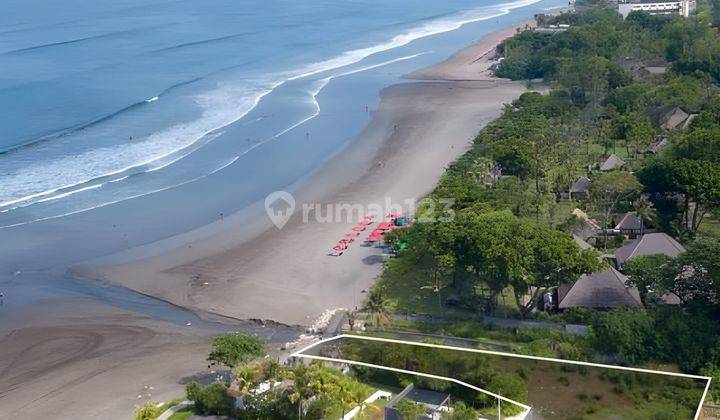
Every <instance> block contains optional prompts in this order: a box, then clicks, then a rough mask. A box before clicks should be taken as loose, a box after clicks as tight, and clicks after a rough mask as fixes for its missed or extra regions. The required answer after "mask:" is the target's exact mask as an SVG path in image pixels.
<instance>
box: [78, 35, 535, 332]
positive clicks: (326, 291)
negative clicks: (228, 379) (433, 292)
mask: <svg viewBox="0 0 720 420" xmlns="http://www.w3.org/2000/svg"><path fill="white" fill-rule="evenodd" d="M523 25H524V24H523ZM521 26H522V25H521ZM514 33H515V29H514V28H509V29H506V30H503V31H500V32H498V33H493V34H491V35H489V36H487V37H485V38H483V39H482V40H481V41H479V42H478V43H476V44H475V45H473V46H471V47H468V48H466V49H463V50H461V51H460V52H458V53H457V54H456V55H455V56H453V57H452V58H450V59H449V60H448V61H446V62H445V63H442V64H439V65H437V66H434V67H431V68H429V69H426V70H423V71H420V72H416V73H415V74H412V75H410V76H408V77H412V78H414V79H422V81H412V82H408V83H404V84H398V85H395V86H392V87H390V88H388V89H385V90H384V91H383V92H382V93H381V103H380V106H379V109H378V110H377V111H376V112H375V113H374V115H373V118H372V120H371V122H370V124H369V125H368V127H367V128H366V129H365V131H364V132H363V134H362V135H361V136H360V138H359V139H357V140H356V141H355V142H353V143H352V144H351V145H350V146H349V147H348V148H347V149H346V150H344V151H343V152H341V153H340V154H339V155H338V156H337V157H336V158H335V159H333V160H332V161H331V162H330V163H329V164H328V165H326V166H325V167H323V168H322V169H321V170H320V171H319V172H317V173H316V174H314V175H313V176H312V177H311V179H309V180H308V181H306V182H304V183H303V185H302V186H301V187H300V188H299V189H298V190H295V191H293V192H294V196H295V198H296V200H297V206H296V208H302V205H303V204H304V203H320V204H322V205H323V207H322V208H323V209H326V207H324V206H325V205H326V204H328V203H331V204H337V203H348V204H351V205H360V206H362V207H363V208H368V206H369V205H371V204H378V205H384V204H385V203H386V201H387V200H390V201H391V202H392V203H396V204H402V203H406V200H408V199H412V200H415V199H418V198H421V197H423V196H424V195H426V194H427V193H428V192H430V191H431V190H432V189H433V187H434V186H435V185H436V183H437V181H438V179H439V177H440V175H441V174H442V172H443V170H444V169H445V168H446V167H447V165H448V164H449V163H451V162H452V161H453V160H454V159H456V158H457V157H458V156H459V155H461V154H462V153H463V152H464V151H465V150H466V149H467V147H468V146H469V145H470V144H471V142H472V139H473V138H474V136H475V134H476V133H477V132H478V130H479V129H480V128H482V126H483V125H484V124H485V123H487V122H488V121H491V120H493V119H495V118H496V117H497V116H498V115H499V114H500V112H501V109H502V106H503V104H505V103H508V102H510V101H512V100H513V99H515V98H517V97H518V96H519V95H520V94H521V93H522V92H524V91H525V90H526V87H525V86H524V84H523V83H517V82H509V81H506V80H499V79H495V78H492V77H491V76H490V75H489V74H488V71H487V70H488V68H489V66H490V65H491V64H492V58H493V54H489V52H491V51H493V50H494V47H495V46H496V45H497V43H498V42H500V41H501V40H502V39H504V38H506V37H509V36H511V35H512V34H514ZM262 207H263V205H262V203H258V204H257V205H256V206H254V209H247V210H246V211H245V212H246V213H245V214H244V215H243V216H242V219H243V220H245V221H247V220H250V219H252V220H257V222H255V223H254V225H253V226H252V228H250V229H249V228H248V225H247V224H242V223H239V222H233V220H232V219H229V220H226V221H222V222H218V224H223V223H224V224H225V226H224V229H222V230H221V229H219V228H217V227H215V230H216V231H218V232H217V233H216V234H215V235H213V236H211V237H210V238H207V239H201V240H197V241H190V242H189V243H187V244H185V245H183V246H182V247H178V248H176V249H174V250H172V251H169V252H164V253H160V254H159V255H154V256H152V257H150V258H145V259H139V260H138V259H134V260H133V258H131V257H128V256H127V255H119V256H115V257H114V258H115V260H116V261H126V260H131V261H129V262H122V263H119V264H111V265H100V266H84V267H76V268H75V269H74V273H75V275H77V276H79V277H82V278H85V279H94V280H100V281H107V282H112V283H116V284H121V285H123V286H125V287H129V288H131V289H134V290H137V291H140V292H142V293H144V294H148V295H151V296H155V297H159V298H161V299H164V300H167V301H169V302H172V303H174V304H176V305H180V306H183V307H186V308H189V309H191V310H193V311H195V312H196V313H198V314H200V315H201V316H206V317H212V315H213V314H217V315H222V316H226V317H232V318H238V319H263V320H273V321H277V322H280V323H285V324H293V325H309V324H310V323H311V322H312V320H314V319H316V318H317V317H318V316H319V315H320V314H321V313H322V312H323V311H324V310H327V309H334V308H353V307H355V306H359V305H361V304H362V299H363V296H364V295H363V292H364V291H366V290H367V288H368V287H369V286H370V285H371V284H372V283H373V281H374V280H375V278H376V277H377V275H379V274H380V272H381V269H382V266H383V258H382V256H381V255H380V254H381V251H380V250H379V249H378V248H371V247H362V246H360V244H359V243H358V242H356V243H353V244H352V245H351V246H350V248H349V250H348V251H347V252H346V253H345V254H344V255H342V256H341V257H330V256H328V252H329V251H330V249H331V247H332V246H333V244H334V243H335V242H336V241H337V240H338V239H340V238H342V237H343V235H344V234H345V233H346V232H347V231H349V230H350V228H351V227H352V226H353V223H350V222H347V221H346V222H335V223H319V222H317V221H316V220H314V219H313V218H312V217H311V218H310V220H309V223H305V222H304V221H303V220H302V217H301V216H302V215H301V214H299V213H302V212H301V211H296V214H295V216H294V217H293V219H292V220H291V221H290V222H289V223H288V224H287V225H286V226H284V227H283V229H282V230H280V231H278V230H277V229H276V228H274V227H272V225H270V222H269V220H268V219H267V218H266V217H265V216H264V215H263V214H262V213H263V210H262ZM323 211H324V210H323ZM252 212H254V215H255V216H257V215H258V214H260V215H261V216H260V217H259V218H257V217H256V218H252V217H251V216H250V214H251V213H252ZM261 231H262V233H260V232H261ZM195 236H200V235H195ZM366 236H367V233H363V235H362V236H361V237H360V239H363V238H364V237H366ZM135 253H136V254H137V251H135Z"/></svg>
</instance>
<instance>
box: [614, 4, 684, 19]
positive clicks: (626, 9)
mask: <svg viewBox="0 0 720 420" xmlns="http://www.w3.org/2000/svg"><path fill="white" fill-rule="evenodd" d="M635 11H639V12H646V13H649V14H651V15H669V14H678V15H681V16H685V17H689V16H690V14H691V13H693V12H694V11H695V0H676V1H657V0H641V1H638V2H632V3H619V4H618V12H620V14H621V15H623V18H626V17H627V16H628V15H629V14H630V12H635Z"/></svg>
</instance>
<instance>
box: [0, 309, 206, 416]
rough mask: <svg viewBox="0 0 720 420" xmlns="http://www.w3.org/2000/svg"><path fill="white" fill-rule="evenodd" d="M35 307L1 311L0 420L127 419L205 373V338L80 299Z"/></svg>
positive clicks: (189, 330) (200, 333)
mask: <svg viewBox="0 0 720 420" xmlns="http://www.w3.org/2000/svg"><path fill="white" fill-rule="evenodd" d="M38 306H41V307H42V308H43V310H42V311H40V310H39V308H38V307H37V306H32V307H27V308H22V309H17V310H13V311H9V312H6V313H4V316H3V323H2V330H0V419H17V418H26V419H41V418H45V419H51V418H77V419H80V418H95V419H101V418H102V419H111V418H118V419H127V418H129V416H130V413H131V411H132V409H133V407H134V406H135V405H138V404H143V403H145V402H146V401H166V402H167V401H170V400H171V399H173V398H177V397H178V396H180V395H182V392H183V391H182V389H183V385H181V384H180V383H179V382H180V381H181V379H182V378H183V377H184V376H187V375H192V374H194V373H196V372H199V371H202V370H205V368H206V362H205V356H206V355H207V352H208V349H209V348H210V344H209V340H210V337H211V334H210V333H209V332H205V331H200V330H196V329H192V328H184V329H181V328H177V327H174V326H172V325H169V324H166V323H163V322H159V321H155V320H152V319H150V318H147V317H144V316H140V315H138V314H136V313H132V312H128V311H123V310H120V309H117V308H114V307H110V306H107V305H104V304H101V303H98V302H95V301H91V300H86V299H70V300H48V301H45V302H43V303H42V305H38Z"/></svg>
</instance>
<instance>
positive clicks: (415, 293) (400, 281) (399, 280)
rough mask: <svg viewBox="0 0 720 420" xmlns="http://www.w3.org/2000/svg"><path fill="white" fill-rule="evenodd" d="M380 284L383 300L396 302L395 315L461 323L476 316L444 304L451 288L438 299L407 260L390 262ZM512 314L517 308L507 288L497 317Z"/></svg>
mask: <svg viewBox="0 0 720 420" xmlns="http://www.w3.org/2000/svg"><path fill="white" fill-rule="evenodd" d="M447 281H448V282H450V280H447ZM380 283H381V284H382V285H383V286H385V287H386V289H385V290H386V297H387V298H389V299H395V300H396V301H397V311H398V312H401V313H411V314H418V315H430V316H437V317H442V318H450V319H462V320H471V319H473V318H477V317H478V316H479V315H478V313H477V312H476V311H472V310H470V309H467V308H461V307H455V306H448V305H445V302H446V300H447V298H448V297H449V296H450V295H452V294H455V293H456V291H455V290H454V288H453V287H452V286H451V285H447V287H444V288H443V289H442V290H440V293H439V295H440V296H438V293H435V292H434V291H433V285H432V284H431V280H430V279H428V278H426V274H425V273H424V272H423V270H422V269H421V268H419V267H417V266H416V265H415V264H414V263H413V262H412V261H409V260H407V259H404V258H394V259H392V260H390V261H389V262H388V268H387V269H386V270H385V272H384V273H383V275H382V277H381V280H380ZM511 312H517V305H516V303H515V298H514V297H513V293H512V288H508V289H506V290H504V291H503V293H502V294H501V295H500V296H499V297H498V304H497V308H496V315H497V316H504V315H506V314H508V313H511Z"/></svg>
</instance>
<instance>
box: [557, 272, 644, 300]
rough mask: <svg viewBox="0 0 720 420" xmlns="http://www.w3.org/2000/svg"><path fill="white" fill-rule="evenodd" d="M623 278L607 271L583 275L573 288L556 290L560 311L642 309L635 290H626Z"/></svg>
mask: <svg viewBox="0 0 720 420" xmlns="http://www.w3.org/2000/svg"><path fill="white" fill-rule="evenodd" d="M627 279H628V278H627V276H625V275H624V274H622V273H621V272H619V271H617V270H616V269H614V268H612V267H610V268H608V269H606V270H603V271H598V272H595V273H592V274H583V275H582V276H581V277H580V279H579V280H578V281H576V282H575V284H573V285H563V286H561V287H560V289H558V300H559V302H560V303H559V305H558V307H559V308H560V309H568V308H592V309H613V308H642V306H643V304H642V301H641V300H640V293H639V292H638V290H637V288H635V287H632V286H627V285H626V284H625V282H626V281H627Z"/></svg>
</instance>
